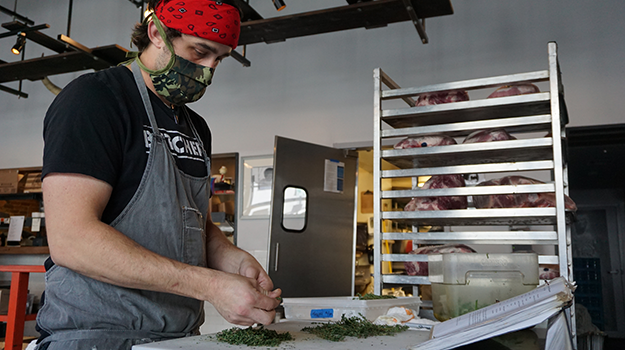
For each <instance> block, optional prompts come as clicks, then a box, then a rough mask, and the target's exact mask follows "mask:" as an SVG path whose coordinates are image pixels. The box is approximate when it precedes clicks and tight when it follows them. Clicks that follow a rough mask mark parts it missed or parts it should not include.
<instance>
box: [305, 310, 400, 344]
mask: <svg viewBox="0 0 625 350" xmlns="http://www.w3.org/2000/svg"><path fill="white" fill-rule="evenodd" d="M360 316H361V317H358V316H354V317H349V318H347V317H345V315H342V316H341V320H340V321H337V322H330V323H323V324H320V325H319V326H315V327H305V328H302V331H304V332H308V333H311V334H314V335H316V336H318V337H320V338H323V339H327V340H331V341H343V340H344V339H345V337H356V338H367V337H375V336H379V335H395V334H396V333H400V332H403V331H405V330H407V329H408V326H401V325H394V326H385V325H376V324H373V323H372V322H371V321H369V320H367V319H366V318H364V317H363V316H362V315H360Z"/></svg>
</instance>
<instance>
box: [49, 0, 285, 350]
mask: <svg viewBox="0 0 625 350" xmlns="http://www.w3.org/2000/svg"><path fill="white" fill-rule="evenodd" d="M227 2H228V1H212V0H185V1H169V0H152V1H150V4H149V8H151V9H153V10H154V14H153V15H152V16H151V18H149V19H148V20H147V21H145V22H144V23H143V24H141V25H138V26H137V27H136V28H135V33H134V34H133V42H134V43H135V45H137V47H138V48H139V50H140V53H139V55H138V58H137V59H136V60H135V61H134V62H133V63H132V64H130V65H129V66H120V67H116V68H111V69H108V70H105V71H100V72H97V73H92V74H86V75H83V76H81V77H79V78H77V79H76V80H74V81H73V82H72V83H70V84H69V85H68V86H67V87H66V88H64V89H63V91H62V92H61V93H60V94H59V95H58V97H57V98H56V99H55V101H54V102H53V103H52V105H51V106H50V108H49V110H48V112H47V114H46V118H45V121H44V141H45V147H44V162H43V163H44V164H43V174H42V175H43V193H44V203H45V211H46V224H47V234H48V242H49V245H50V256H51V260H49V261H48V262H46V266H47V272H46V290H45V300H44V303H43V307H42V309H41V310H40V312H39V314H38V317H37V324H38V327H39V329H40V332H41V334H42V337H41V339H40V340H39V343H38V349H49V350H52V349H63V350H68V349H100V350H102V349H130V347H131V346H132V345H134V344H139V343H145V342H150V341H155V340H163V339H169V338H175V337H182V336H187V335H195V334H199V327H200V325H201V324H202V322H203V320H204V313H203V301H208V302H210V303H211V304H213V305H214V307H215V308H216V309H217V311H218V312H219V313H220V314H221V315H222V316H223V317H224V318H225V319H226V320H227V321H229V322H231V323H236V324H240V325H252V324H254V323H263V324H269V323H271V322H272V320H273V318H274V315H275V311H274V309H275V307H277V305H278V303H279V302H278V301H277V300H276V299H277V297H278V296H279V295H280V294H281V291H280V290H279V289H276V290H273V288H274V287H273V283H272V282H271V279H270V278H269V276H268V275H267V273H266V272H265V271H264V270H263V268H262V267H261V266H260V265H259V264H258V262H257V261H256V260H255V259H254V258H253V257H252V256H251V255H249V254H247V253H246V252H244V251H242V250H240V249H238V248H236V247H235V246H234V245H232V244H231V243H230V242H229V241H228V240H227V239H226V237H225V236H224V235H223V234H222V233H221V231H220V230H219V229H218V228H217V227H216V226H215V225H214V224H213V223H212V222H211V220H210V215H209V213H208V200H209V195H210V189H209V187H208V186H207V184H208V183H209V181H208V180H209V176H210V173H209V170H210V159H209V157H208V155H210V150H211V148H210V143H211V136H210V130H209V128H208V126H207V125H206V122H205V121H204V120H203V119H202V118H201V117H200V116H199V115H197V114H196V113H195V112H193V111H192V110H190V109H189V108H187V107H186V106H185V104H186V103H189V102H193V101H195V100H197V99H199V98H200V97H201V96H202V95H203V94H204V90H205V89H206V86H207V85H208V84H210V81H211V78H212V73H213V71H214V69H215V67H216V66H217V64H218V63H219V61H221V60H222V59H223V58H225V57H227V56H228V55H229V54H230V51H231V50H232V49H233V48H235V47H236V44H237V41H238V34H239V26H240V14H239V11H238V9H237V8H236V7H234V6H232V5H230V4H228V3H227ZM146 87H147V88H146Z"/></svg>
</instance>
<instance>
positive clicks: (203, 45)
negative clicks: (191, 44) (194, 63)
mask: <svg viewBox="0 0 625 350" xmlns="http://www.w3.org/2000/svg"><path fill="white" fill-rule="evenodd" d="M195 45H197V46H200V47H201V48H203V49H205V50H208V51H210V52H212V53H217V49H216V48H214V47H212V46H210V45H207V44H204V43H195ZM228 56H230V53H229V52H228V53H225V54H223V55H221V56H219V57H223V58H226V57H228Z"/></svg>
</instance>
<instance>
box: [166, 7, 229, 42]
mask: <svg viewBox="0 0 625 350" xmlns="http://www.w3.org/2000/svg"><path fill="white" fill-rule="evenodd" d="M154 14H155V15H156V16H157V17H158V19H160V20H161V23H163V25H164V26H166V27H168V28H171V29H175V30H177V31H179V32H181V33H184V34H188V35H194V36H197V37H200V38H204V39H208V40H211V41H214V42H218V43H220V44H224V45H228V46H230V47H231V48H233V49H234V48H236V47H237V43H238V42H239V32H240V31H241V21H240V18H241V17H240V15H239V11H238V10H237V9H236V8H235V7H234V6H231V5H228V4H224V3H223V2H221V1H211V0H184V1H176V0H162V1H161V2H160V3H159V4H158V5H157V6H156V8H155V9H154Z"/></svg>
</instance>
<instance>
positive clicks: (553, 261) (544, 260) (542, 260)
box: [538, 255, 560, 265]
mask: <svg viewBox="0 0 625 350" xmlns="http://www.w3.org/2000/svg"><path fill="white" fill-rule="evenodd" d="M559 260H560V259H558V256H557V255H539V256H538V263H539V264H546V265H557V264H558V261H559Z"/></svg>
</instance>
